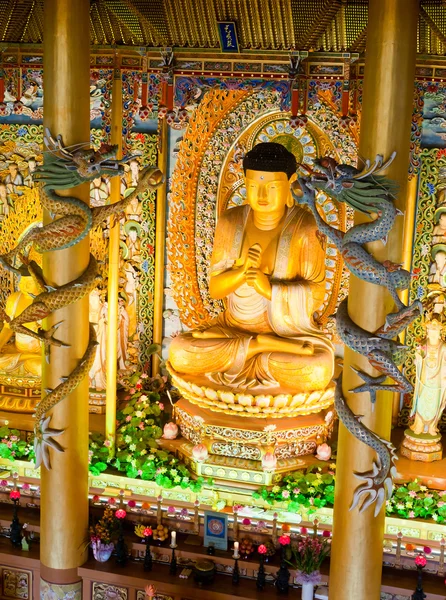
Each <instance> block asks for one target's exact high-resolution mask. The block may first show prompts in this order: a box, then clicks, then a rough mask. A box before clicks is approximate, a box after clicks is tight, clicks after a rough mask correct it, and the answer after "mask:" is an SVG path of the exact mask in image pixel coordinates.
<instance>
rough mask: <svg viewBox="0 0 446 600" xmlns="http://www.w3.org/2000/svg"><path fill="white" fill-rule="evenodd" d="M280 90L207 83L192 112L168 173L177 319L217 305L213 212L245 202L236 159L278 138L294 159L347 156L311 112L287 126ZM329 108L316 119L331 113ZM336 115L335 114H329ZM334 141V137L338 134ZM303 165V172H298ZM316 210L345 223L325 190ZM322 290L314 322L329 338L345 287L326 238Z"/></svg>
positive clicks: (202, 321) (197, 316)
mask: <svg viewBox="0 0 446 600" xmlns="http://www.w3.org/2000/svg"><path fill="white" fill-rule="evenodd" d="M280 101H281V97H280V92H279V91H278V90H274V89H271V88H270V89H266V90H262V91H256V90H254V91H252V90H251V91H250V90H244V89H238V90H221V89H218V88H213V89H211V90H210V91H208V92H207V93H206V94H205V95H204V98H203V100H202V101H201V103H200V104H199V106H198V108H197V109H196V110H195V112H194V113H193V115H192V117H191V119H190V122H189V126H188V129H187V131H186V133H185V135H184V138H183V141H182V143H181V146H180V151H179V153H178V158H177V163H176V167H175V171H174V173H173V177H172V186H171V193H170V199H169V204H170V211H171V212H170V219H169V244H168V252H169V260H170V263H169V268H170V271H171V276H172V284H173V285H172V293H173V296H174V299H175V301H176V303H177V306H178V309H179V312H180V317H181V320H182V322H183V323H184V324H185V325H186V326H188V327H197V326H203V325H206V324H208V323H209V322H210V321H211V320H212V319H213V318H214V317H215V316H216V315H217V314H218V313H219V312H220V310H221V309H222V304H221V302H219V301H216V300H213V299H212V298H211V297H210V295H209V290H208V281H209V267H210V258H211V254H212V246H213V236H214V230H215V224H216V219H217V218H218V214H220V213H221V212H222V211H223V210H225V208H227V207H230V206H234V205H236V204H243V203H244V201H245V199H244V193H245V192H244V188H243V179H242V177H243V175H242V167H241V159H242V156H243V154H244V152H246V151H248V150H249V149H250V148H251V147H252V146H253V145H254V144H256V143H258V142H260V141H273V140H274V141H278V142H281V143H284V144H285V145H286V146H287V147H288V148H289V149H290V150H291V151H292V152H294V154H295V155H296V157H297V160H298V161H299V162H300V163H303V164H306V165H308V166H310V167H311V165H312V164H313V162H314V159H315V158H316V157H317V156H322V155H324V154H329V155H332V156H334V157H336V158H338V159H341V160H343V161H346V162H347V161H348V157H349V155H351V152H350V149H351V146H352V145H353V144H352V141H351V138H349V136H345V139H346V144H345V146H346V148H342V146H340V145H339V144H338V147H335V145H334V144H333V143H332V142H331V141H330V138H329V136H328V135H327V133H326V132H324V131H323V129H322V128H321V127H320V126H319V125H318V124H316V122H313V121H312V120H311V119H309V121H308V124H307V126H306V128H305V129H304V128H297V129H292V128H291V127H290V125H289V115H288V114H287V113H284V112H281V111H280V110H278V108H277V107H278V106H279V105H280ZM333 117H334V115H333V113H332V112H331V111H330V109H329V108H327V109H326V110H325V111H324V117H323V118H321V121H322V122H325V121H327V120H328V121H331V120H333ZM334 118H336V117H334ZM336 141H339V140H336ZM303 172H304V171H303ZM319 206H320V210H321V214H322V216H323V217H324V218H325V219H326V220H327V221H329V222H330V224H332V225H334V226H338V227H340V228H345V227H346V225H347V220H348V219H347V214H346V211H345V207H344V206H338V205H337V204H336V203H334V202H333V201H332V200H330V199H328V198H327V197H326V196H324V195H320V196H319ZM326 267H327V292H326V297H325V300H324V305H323V307H321V309H320V311H319V312H320V322H321V324H322V325H323V326H324V330H325V332H326V333H327V334H328V335H330V336H331V337H333V334H334V322H333V319H331V318H329V316H330V315H331V314H333V312H334V311H335V307H336V304H337V302H338V301H340V300H341V299H342V298H343V297H344V296H345V294H346V293H347V289H346V283H347V280H346V277H345V275H344V276H343V268H342V262H341V258H340V256H339V255H338V253H337V251H336V249H335V248H334V246H332V245H330V244H327V254H326Z"/></svg>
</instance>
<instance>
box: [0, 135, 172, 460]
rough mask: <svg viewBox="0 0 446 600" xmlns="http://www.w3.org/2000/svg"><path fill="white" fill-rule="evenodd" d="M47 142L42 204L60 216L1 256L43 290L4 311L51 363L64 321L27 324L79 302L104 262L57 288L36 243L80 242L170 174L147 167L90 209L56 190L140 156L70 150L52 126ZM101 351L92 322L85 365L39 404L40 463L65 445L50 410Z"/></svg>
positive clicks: (107, 149)
mask: <svg viewBox="0 0 446 600" xmlns="http://www.w3.org/2000/svg"><path fill="white" fill-rule="evenodd" d="M44 144H45V146H46V149H47V151H46V153H45V162H44V165H43V166H41V167H39V168H38V169H36V173H35V178H36V180H37V181H39V182H40V202H41V204H42V207H43V208H45V209H46V210H47V211H49V213H50V214H51V216H52V217H53V219H54V220H52V221H51V222H50V223H48V224H47V225H44V226H43V227H40V226H36V227H34V228H33V229H31V230H30V231H29V232H28V233H27V234H26V235H25V236H24V237H23V239H22V240H21V241H20V242H19V244H18V245H17V246H16V247H15V248H14V249H13V250H11V251H10V252H8V253H7V254H4V255H3V256H0V266H2V267H3V268H4V269H6V270H8V271H11V272H13V273H15V274H16V275H18V276H19V277H20V276H22V275H29V276H31V277H33V279H34V280H35V282H36V284H37V286H38V288H39V291H40V293H39V294H38V295H37V296H36V297H35V298H34V299H33V302H32V304H31V305H30V306H29V307H28V308H26V309H25V310H24V311H23V312H22V313H21V314H19V315H18V316H16V317H15V318H14V319H9V318H8V317H7V315H6V314H5V313H4V311H2V315H1V316H2V318H3V319H4V320H5V321H7V322H8V323H9V326H10V327H11V329H12V330H13V331H15V332H21V333H25V334H27V335H30V336H32V337H34V338H36V339H38V340H40V341H41V342H43V344H44V347H45V355H46V359H47V361H48V362H49V360H50V349H51V346H53V345H56V346H67V344H65V343H64V342H62V341H60V340H58V339H57V338H55V337H54V333H55V331H56V330H57V328H58V327H59V326H60V324H61V323H56V324H55V325H53V326H52V327H50V328H49V329H48V330H46V331H45V330H44V329H42V328H39V329H38V330H37V331H32V330H31V329H29V328H28V327H26V323H32V322H36V321H41V320H42V319H45V318H47V317H48V316H49V315H51V314H52V313H53V312H54V311H57V310H59V309H61V308H64V307H65V306H68V305H70V304H73V303H74V302H78V301H79V300H81V299H82V298H84V297H85V296H86V295H88V294H89V293H90V292H91V291H92V290H93V288H94V287H95V286H96V284H97V280H98V267H97V263H96V260H95V258H94V257H93V255H90V262H89V265H88V267H87V269H86V270H85V271H84V273H83V274H82V275H81V276H80V277H78V278H77V279H76V280H74V281H71V282H70V283H67V284H65V285H62V286H60V287H57V288H56V287H52V286H49V285H47V284H46V282H45V280H44V278H43V275H42V272H41V270H40V269H39V267H38V265H37V264H36V263H35V262H34V261H30V260H29V259H28V255H29V251H30V249H31V246H33V247H34V248H35V249H36V250H37V251H38V252H41V253H43V252H53V251H55V250H62V249H64V248H69V247H71V246H74V245H75V244H77V243H78V242H80V241H81V240H82V239H84V238H85V237H86V236H87V235H88V233H89V232H90V230H91V229H93V228H94V227H96V226H97V225H99V224H101V223H102V222H103V221H104V220H105V219H107V218H108V217H111V216H113V217H115V218H117V217H118V215H120V214H121V213H122V212H123V211H124V209H125V207H126V206H127V205H128V204H129V203H130V202H131V201H132V199H133V198H134V197H135V196H137V195H139V194H141V193H142V192H144V191H145V190H146V189H156V188H157V187H159V186H160V185H161V184H162V183H163V181H164V177H163V174H162V173H161V171H160V170H159V169H158V168H156V167H151V166H149V167H146V168H145V169H144V170H143V171H142V172H141V175H140V179H139V181H138V185H137V186H136V188H135V189H134V190H133V192H131V193H130V194H129V195H128V196H127V197H126V198H124V199H122V200H120V201H118V202H116V203H114V204H109V205H105V206H100V207H94V208H90V207H89V206H88V204H86V203H85V202H83V201H82V200H80V199H78V198H75V197H72V196H60V195H59V194H57V192H56V190H63V189H71V188H74V187H76V186H78V185H80V184H82V183H85V182H88V181H90V180H92V179H94V178H96V177H100V176H109V177H114V176H116V175H123V174H124V164H125V163H126V162H129V161H130V160H132V158H134V156H130V155H129V156H126V157H125V158H124V159H122V160H117V159H116V158H115V156H116V153H117V146H110V145H102V146H101V147H100V149H99V150H97V151H95V150H94V149H91V148H86V147H85V146H86V145H84V144H83V145H78V146H73V147H71V151H70V150H69V149H68V148H65V147H64V145H63V142H62V139H61V137H60V136H58V137H57V138H56V139H55V138H53V137H52V135H51V133H50V131H49V130H48V129H47V130H46V131H45V137H44ZM56 215H57V217H56ZM54 217H56V218H54ZM17 262H18V263H19V264H18V265H17ZM95 352H96V339H95V334H94V329H93V327H92V326H90V340H89V343H88V346H87V349H86V351H85V353H84V356H83V357H82V359H81V360H80V362H79V364H78V365H77V366H76V368H75V369H74V370H73V371H72V372H71V373H70V374H69V375H68V376H67V377H64V378H62V379H61V383H60V384H59V385H58V386H57V387H56V388H55V389H47V390H45V393H46V395H45V396H44V397H43V398H42V399H41V401H40V402H39V404H38V405H37V408H36V424H35V442H34V446H35V455H36V467H38V466H39V465H40V464H41V463H42V462H43V464H44V466H45V467H46V468H47V469H50V468H51V462H50V452H49V449H50V448H53V449H54V450H56V451H58V452H63V448H62V446H61V445H60V444H59V442H57V441H56V440H55V439H54V437H57V436H58V435H60V434H62V433H63V430H57V429H52V428H51V427H50V421H51V416H48V415H47V413H48V411H49V410H50V409H52V408H53V407H54V406H56V404H58V403H59V402H61V401H62V400H63V399H64V398H65V397H66V396H68V395H69V394H70V393H71V392H73V391H74V390H75V389H76V387H77V386H78V385H79V384H80V382H81V381H82V380H83V379H84V377H85V376H86V375H87V373H88V372H89V370H90V368H91V365H92V363H93V360H94V357H95Z"/></svg>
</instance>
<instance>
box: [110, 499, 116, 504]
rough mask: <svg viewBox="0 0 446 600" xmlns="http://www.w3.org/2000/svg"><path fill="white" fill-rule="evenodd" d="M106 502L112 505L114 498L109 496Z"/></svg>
mask: <svg viewBox="0 0 446 600" xmlns="http://www.w3.org/2000/svg"><path fill="white" fill-rule="evenodd" d="M108 503H109V504H112V505H113V504H116V500H115V499H114V498H109V499H108Z"/></svg>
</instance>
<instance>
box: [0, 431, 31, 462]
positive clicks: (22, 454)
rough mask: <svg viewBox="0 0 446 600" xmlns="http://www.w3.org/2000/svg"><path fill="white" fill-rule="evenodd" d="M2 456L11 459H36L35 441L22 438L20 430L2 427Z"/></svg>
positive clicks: (0, 435)
mask: <svg viewBox="0 0 446 600" xmlns="http://www.w3.org/2000/svg"><path fill="white" fill-rule="evenodd" d="M0 457H1V458H7V459H10V460H21V459H25V460H30V461H32V460H34V442H33V440H30V441H25V440H22V439H21V438H20V431H17V429H9V427H6V426H3V427H0Z"/></svg>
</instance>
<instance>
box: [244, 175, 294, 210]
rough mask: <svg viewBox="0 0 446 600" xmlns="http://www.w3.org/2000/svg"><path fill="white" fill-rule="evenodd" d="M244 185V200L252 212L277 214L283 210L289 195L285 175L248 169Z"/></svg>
mask: <svg viewBox="0 0 446 600" xmlns="http://www.w3.org/2000/svg"><path fill="white" fill-rule="evenodd" d="M245 184H246V198H247V200H248V204H249V205H250V207H251V208H252V210H254V211H257V212H262V213H269V212H271V213H277V212H280V211H282V210H284V209H285V206H286V204H287V199H288V196H289V195H290V182H289V180H288V177H287V175H286V173H280V172H278V173H274V172H273V173H269V172H267V171H251V170H250V169H248V170H247V171H246V175H245Z"/></svg>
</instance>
